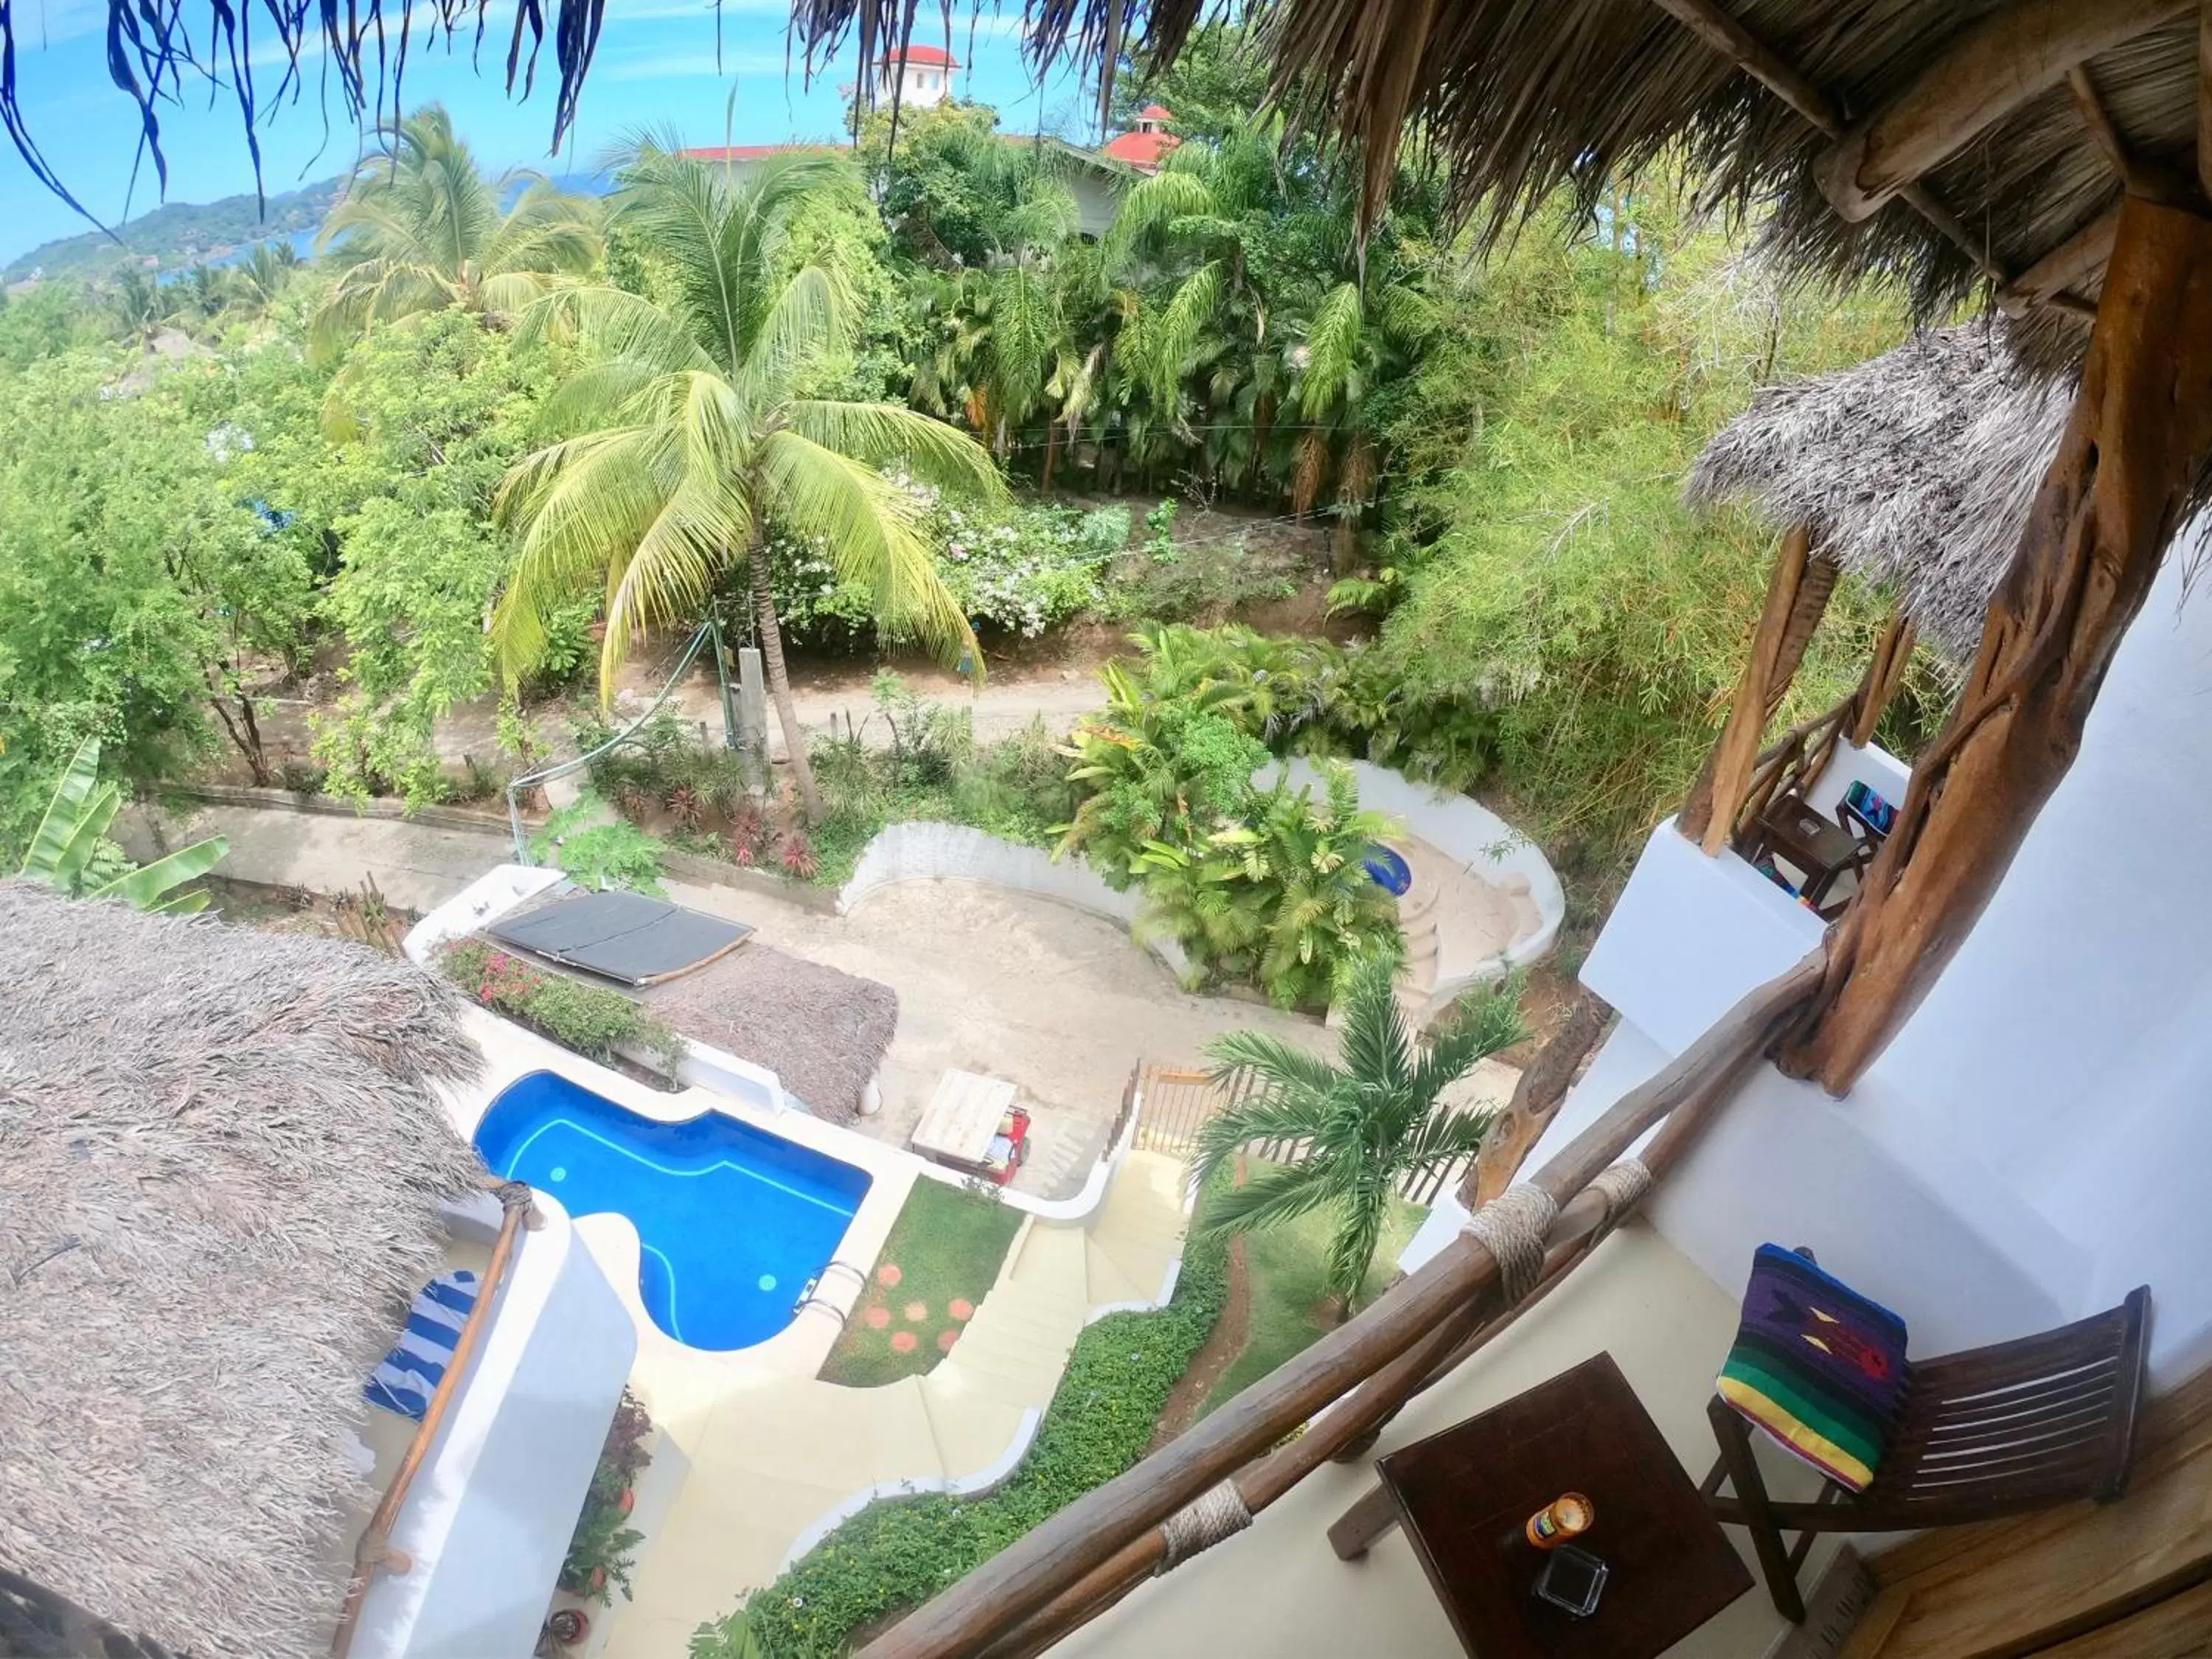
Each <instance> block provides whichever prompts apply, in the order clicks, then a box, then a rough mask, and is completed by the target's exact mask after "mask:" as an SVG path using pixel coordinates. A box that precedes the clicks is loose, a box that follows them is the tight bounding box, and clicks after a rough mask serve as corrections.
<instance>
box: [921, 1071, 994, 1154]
mask: <svg viewBox="0 0 2212 1659" xmlns="http://www.w3.org/2000/svg"><path fill="white" fill-rule="evenodd" d="M1013 1109H1014V1085H1012V1084H1011V1083H1008V1082H1006V1080H1005V1079H1002V1078H995V1077H985V1076H983V1075H982V1074H981V1073H977V1072H961V1071H949V1072H947V1073H945V1075H944V1076H943V1077H941V1078H939V1079H938V1080H937V1091H936V1092H935V1093H934V1094H933V1095H931V1096H930V1097H929V1104H928V1105H927V1107H926V1108H924V1109H923V1111H922V1114H921V1120H920V1121H918V1122H916V1123H915V1126H914V1133H913V1134H912V1135H910V1136H908V1145H909V1146H912V1147H913V1148H914V1149H915V1151H916V1152H920V1153H921V1154H922V1155H923V1156H924V1157H926V1158H935V1159H936V1160H937V1161H938V1162H939V1164H949V1165H951V1166H952V1167H953V1168H955V1169H962V1170H975V1171H982V1170H987V1168H988V1167H989V1164H990V1156H991V1142H992V1139H993V1138H994V1137H995V1136H996V1135H998V1134H999V1133H1000V1131H1001V1129H1002V1128H1003V1127H1004V1126H1005V1123H1006V1118H1007V1115H1008V1114H1010V1113H1011V1112H1012V1110H1013Z"/></svg>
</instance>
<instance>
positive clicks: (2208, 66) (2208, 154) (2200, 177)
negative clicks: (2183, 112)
mask: <svg viewBox="0 0 2212 1659" xmlns="http://www.w3.org/2000/svg"><path fill="white" fill-rule="evenodd" d="M2197 188H2198V189H2199V190H2201V191H2203V192H2204V195H2205V197H2206V198H2207V199H2208V200H2212V7H2208V6H2199V7H2198V8H2197Z"/></svg>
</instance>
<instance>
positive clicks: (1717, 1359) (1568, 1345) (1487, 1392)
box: [1052, 1224, 1832, 1659]
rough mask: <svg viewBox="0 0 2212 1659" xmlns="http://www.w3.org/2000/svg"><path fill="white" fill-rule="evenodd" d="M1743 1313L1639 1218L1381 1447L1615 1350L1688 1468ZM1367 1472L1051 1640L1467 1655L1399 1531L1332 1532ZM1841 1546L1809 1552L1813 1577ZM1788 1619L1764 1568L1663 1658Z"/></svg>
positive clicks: (1135, 1646)
mask: <svg viewBox="0 0 2212 1659" xmlns="http://www.w3.org/2000/svg"><path fill="white" fill-rule="evenodd" d="M1747 1270H1748V1264H1747ZM1736 1319H1737V1306H1736V1300H1735V1295H1734V1294H1733V1293H1731V1292H1729V1291H1723V1290H1722V1289H1721V1287H1720V1286H1718V1285H1715V1284H1714V1283H1713V1281H1712V1280H1711V1279H1708V1278H1706V1277H1705V1274H1704V1273H1701V1272H1699V1270H1698V1269H1697V1268H1696V1267H1693V1266H1692V1265H1691V1263H1690V1262H1689V1261H1688V1260H1687V1259H1686V1258H1685V1257H1684V1256H1683V1255H1680V1253H1679V1252H1677V1251H1676V1250H1675V1249H1674V1247H1673V1246H1671V1245H1670V1244H1668V1243H1667V1242H1666V1241H1665V1240H1664V1239H1662V1237H1660V1236H1659V1235H1658V1234H1657V1233H1656V1232H1654V1231H1651V1230H1650V1228H1648V1227H1646V1226H1644V1225H1641V1224H1632V1225H1628V1226H1626V1227H1624V1228H1622V1229H1621V1230H1620V1231H1619V1232H1617V1233H1615V1234H1614V1235H1613V1237H1612V1238H1611V1239H1609V1240H1607V1242H1606V1243H1604V1244H1603V1245H1601V1247H1600V1248H1599V1249H1598V1252H1597V1254H1596V1255H1595V1256H1593V1257H1592V1258H1591V1259H1590V1260H1589V1261H1587V1262H1585V1263H1584V1264H1583V1266H1582V1267H1579V1268H1577V1270H1576V1272H1575V1274H1574V1277H1573V1278H1571V1279H1569V1280H1568V1281H1567V1282H1566V1284H1565V1285H1563V1286H1561V1287H1560V1289H1559V1291H1556V1292H1554V1293H1553V1296H1552V1297H1550V1299H1549V1300H1548V1301H1547V1302H1546V1303H1545V1304H1544V1305H1543V1306H1542V1307H1541V1308H1540V1309H1538V1310H1536V1311H1535V1312H1534V1313H1532V1314H1530V1315H1529V1316H1528V1317H1527V1318H1525V1319H1524V1320H1522V1322H1521V1323H1520V1324H1518V1325H1516V1327H1514V1328H1513V1329H1511V1330H1510V1331H1508V1332H1506V1333H1505V1334H1504V1335H1503V1336H1501V1337H1500V1338H1498V1340H1497V1341H1495V1342H1494V1343H1492V1345H1491V1346H1489V1347H1488V1348H1487V1349H1486V1350H1485V1351H1484V1352H1481V1353H1479V1354H1477V1355H1476V1356H1475V1357H1474V1358H1473V1359H1471V1360H1469V1361H1468V1363H1467V1364H1465V1365H1463V1366H1462V1367H1461V1368H1460V1370H1458V1371H1457V1372H1456V1373H1455V1374H1454V1375H1453V1376H1450V1377H1449V1378H1447V1379H1446V1380H1445V1381H1444V1382H1443V1383H1441V1384H1439V1385H1438V1386H1437V1387H1436V1388H1434V1389H1431V1390H1430V1391H1429V1392H1428V1393H1427V1394H1425V1395H1421V1396H1420V1397H1419V1399H1418V1400H1416V1401H1414V1402H1413V1405H1412V1406H1411V1407H1408V1408H1407V1411H1406V1412H1405V1413H1403V1414H1402V1415H1401V1417H1400V1418H1399V1419H1398V1420H1397V1421H1396V1422H1395V1424H1393V1425H1391V1428H1390V1430H1389V1432H1388V1433H1387V1434H1386V1435H1385V1436H1384V1437H1383V1443H1382V1445H1381V1446H1380V1447H1379V1448H1378V1450H1380V1451H1389V1450H1392V1449H1395V1448H1397V1447H1399V1446H1402V1445H1405V1444H1407V1443H1409V1442H1411V1441H1414V1440H1418V1439H1419V1438H1421V1437H1423V1436H1425V1435H1429V1434H1433V1433H1436V1432H1437V1431H1439V1430H1442V1429H1445V1428H1449V1426H1450V1425H1452V1424H1454V1423H1456V1422H1458V1421H1460V1420H1461V1419H1463V1418H1466V1417H1468V1416H1471V1415H1473V1414H1474V1413H1477V1412H1480V1411H1482V1410H1485V1409H1486V1408H1487V1407H1491V1406H1493V1405H1496V1404H1498V1402H1499V1401H1503V1400H1506V1399H1509V1398H1510V1397H1511V1396H1512V1395H1516V1394H1518V1393H1520V1392H1521V1391H1522V1390H1523V1389H1528V1388H1531V1387H1534V1385H1535V1384H1536V1383H1541V1382H1543V1381H1545V1380H1546V1379H1547V1378H1548V1377H1552V1376H1557V1375H1558V1374H1559V1372H1561V1371H1563V1370H1566V1369H1567V1368H1568V1367H1569V1366H1571V1365H1574V1364H1579V1363H1580V1362H1581V1361H1583V1360H1584V1359H1587V1358H1589V1357H1590V1356H1591V1355H1593V1354H1595V1353H1597V1352H1601V1351H1610V1352H1611V1353H1612V1355H1613V1359H1614V1361H1615V1362H1616V1363H1617V1364H1619V1365H1620V1369H1621V1370H1622V1371H1623V1372H1625V1373H1626V1376H1627V1377H1628V1380H1629V1382H1630V1383H1631V1384H1632V1385H1633V1387H1634V1388H1635V1389H1636V1392H1637V1395H1638V1398H1640V1399H1641V1400H1642V1401H1643V1402H1644V1408H1645V1409H1646V1410H1647V1411H1649V1412H1650V1413H1651V1416H1652V1419H1653V1420H1654V1421H1656V1423H1657V1424H1658V1425H1659V1427H1660V1430H1661V1431H1662V1432H1663V1433H1664V1434H1665V1436H1666V1437H1667V1441H1668V1444H1669V1445H1670V1446H1671V1447H1672V1448H1673V1449H1674V1455H1675V1456H1676V1457H1678V1458H1679V1459H1680V1461H1681V1463H1682V1466H1683V1468H1686V1469H1687V1470H1689V1471H1690V1473H1691V1474H1692V1477H1693V1478H1694V1477H1702V1476H1703V1475H1704V1474H1705V1471H1706V1470H1707V1469H1708V1468H1711V1465H1712V1461H1713V1456H1714V1449H1713V1440H1712V1431H1711V1427H1710V1425H1708V1424H1707V1423H1706V1421H1705V1402H1706V1401H1708V1400H1710V1399H1711V1397H1712V1387H1713V1377H1714V1376H1715V1374H1716V1373H1717V1371H1718V1370H1719V1368H1720V1363H1721V1360H1722V1358H1723V1356H1724V1355H1725V1354H1726V1352H1727V1351H1728V1346H1729V1343H1730V1341H1731V1340H1733V1339H1734V1337H1735V1326H1736ZM1761 1465H1762V1467H1763V1468H1768V1469H1769V1470H1770V1476H1769V1478H1770V1480H1771V1484H1772V1485H1773V1486H1774V1488H1775V1489H1776V1491H1777V1492H1778V1494H1780V1493H1787V1494H1788V1495H1790V1496H1792V1497H1795V1496H1797V1495H1798V1494H1799V1492H1801V1491H1802V1490H1804V1488H1805V1486H1806V1483H1805V1482H1803V1481H1801V1480H1797V1479H1796V1478H1795V1477H1796V1475H1797V1474H1798V1473H1799V1470H1798V1469H1791V1470H1788V1471H1780V1470H1777V1469H1776V1468H1774V1465H1773V1464H1772V1463H1771V1462H1770V1460H1768V1459H1767V1458H1765V1457H1762V1459H1761ZM1800 1468H1802V1466H1800ZM1373 1481H1374V1474H1373V1473H1372V1471H1371V1469H1370V1467H1369V1466H1368V1464H1367V1463H1365V1462H1361V1463H1358V1464H1355V1465H1352V1466H1348V1467H1341V1466H1339V1465H1335V1464H1330V1465H1328V1466H1327V1467H1325V1468H1322V1469H1321V1470H1320V1471H1318V1472H1317V1473H1316V1474H1312V1475H1310V1476H1309V1477H1308V1478H1307V1479H1306V1480H1305V1481H1304V1483H1303V1484H1302V1485H1301V1486H1299V1487H1298V1488H1297V1491H1295V1492H1292V1493H1291V1495H1290V1496H1289V1497H1287V1498H1284V1499H1283V1500H1282V1502H1280V1503H1279V1504H1276V1505H1275V1506H1274V1507H1273V1509H1270V1510H1267V1512H1266V1513H1265V1514H1263V1515H1261V1516H1260V1517H1259V1518H1258V1519H1257V1520H1256V1521H1255V1522H1254V1523H1253V1525H1252V1528H1251V1529H1250V1530H1249V1531H1248V1532H1245V1533H1243V1534H1240V1535H1239V1536H1237V1537H1236V1538H1233V1539H1231V1540H1230V1541H1229V1542H1227V1543H1226V1544H1223V1545H1221V1546H1219V1547H1217V1548H1215V1549H1213V1550H1211V1551H1209V1552H1208V1553H1206V1555H1204V1556H1203V1557H1201V1558H1200V1559H1198V1560H1196V1561H1194V1562H1192V1563H1190V1564H1189V1565H1187V1566H1185V1567H1183V1568H1182V1570H1181V1571H1176V1572H1174V1573H1170V1575H1168V1576H1167V1577H1164V1578H1160V1579H1155V1580H1153V1581H1152V1583H1148V1584H1146V1585H1145V1586H1144V1587H1142V1588H1141V1589H1139V1590H1137V1591H1136V1592H1135V1593H1134V1594H1133V1595H1131V1596H1129V1598H1128V1599H1127V1601H1123V1602H1122V1603H1121V1605H1120V1606H1119V1607H1115V1608H1114V1609H1113V1610H1112V1611H1111V1612H1109V1613H1107V1614H1105V1615H1104V1616H1103V1618H1101V1619H1099V1620H1097V1622H1096V1623H1094V1624H1092V1625H1091V1626H1089V1627H1088V1628H1086V1629H1085V1630H1083V1631H1079V1632H1077V1633H1076V1634H1075V1635H1073V1636H1072V1637H1070V1638H1068V1639H1067V1640H1066V1641H1064V1642H1062V1643H1060V1644H1059V1645H1058V1646H1057V1647H1055V1648H1054V1649H1053V1650H1052V1652H1053V1653H1054V1655H1055V1656H1058V1659H1127V1656H1130V1655H1136V1654H1142V1655H1144V1656H1146V1659H1243V1656H1248V1655H1263V1654H1264V1655H1267V1656H1268V1659H1302V1656H1308V1655H1310V1656H1314V1659H1322V1656H1328V1659H1338V1656H1342V1655H1346V1654H1367V1655H1376V1656H1383V1659H1458V1656H1459V1655H1460V1653H1461V1652H1462V1650H1461V1647H1460V1644H1459V1642H1458V1639H1457V1638H1455V1636H1454V1635H1453V1634H1452V1630H1451V1626H1450V1625H1449V1623H1448V1622H1447V1621H1446V1620H1445V1618H1444V1615H1443V1610H1442V1609H1441V1608H1440V1607H1438V1606H1437V1601H1436V1598H1435V1597H1434V1596H1433V1595H1431V1593H1430V1589H1429V1585H1428V1581H1427V1580H1426V1579H1425V1577H1423V1576H1422V1573H1421V1569H1420V1566H1419V1564H1418V1563H1417V1562H1416V1561H1415V1560H1414V1559H1413V1550H1412V1548H1411V1547H1410V1546H1408V1545H1407V1542H1406V1541H1405V1539H1404V1537H1403V1535H1402V1534H1396V1533H1394V1534H1390V1535H1389V1537H1386V1538H1385V1539H1383V1541H1381V1542H1379V1543H1378V1544H1376V1547H1374V1549H1373V1550H1372V1551H1371V1552H1370V1553H1369V1554H1368V1556H1367V1558H1366V1559H1364V1561H1359V1562H1343V1561H1339V1560H1338V1559H1336V1557H1335V1555H1334V1553H1331V1551H1330V1549H1329V1547H1328V1537H1327V1535H1326V1534H1327V1532H1328V1526H1329V1523H1330V1522H1333V1521H1334V1520H1335V1519H1336V1517H1337V1516H1339V1515H1340V1514H1342V1513H1343V1512H1344V1510H1346V1508H1347V1507H1349V1506H1350V1505H1351V1504H1352V1501H1353V1500H1354V1499H1356V1498H1358V1497H1360V1496H1361V1494H1362V1493H1364V1492H1366V1491H1367V1489H1368V1488H1369V1487H1370V1486H1371V1485H1372V1484H1373ZM1814 1484H1817V1483H1814ZM1806 1495H1808V1496H1809V1495H1810V1494H1809V1492H1807V1493H1806ZM1729 1538H1730V1541H1732V1542H1734V1543H1735V1545H1736V1547H1738V1549H1739V1550H1740V1551H1741V1552H1742V1553H1743V1554H1744V1557H1745V1559H1746V1560H1747V1561H1748V1560H1749V1559H1750V1546H1749V1543H1748V1541H1747V1539H1746V1537H1745V1535H1744V1534H1743V1533H1742V1532H1741V1530H1740V1529H1737V1528H1730V1529H1729ZM1830 1548H1832V1546H1827V1545H1824V1546H1823V1547H1822V1548H1821V1549H1820V1550H1816V1551H1815V1553H1814V1557H1813V1559H1812V1560H1811V1561H1810V1562H1808V1565H1807V1571H1806V1574H1805V1577H1804V1579H1803V1582H1804V1583H1805V1584H1806V1586H1807V1587H1808V1589H1809V1588H1810V1586H1811V1585H1812V1583H1814V1579H1815V1578H1816V1577H1818V1574H1819V1572H1820V1568H1821V1566H1822V1565H1824V1563H1825V1562H1826V1559H1827V1554H1828V1551H1829V1549H1830ZM1756 1576H1757V1575H1756V1569H1755V1568H1754V1569H1753V1577H1754V1578H1755V1577H1756ZM1786 1628H1787V1626H1784V1623H1783V1621H1782V1620H1780V1619H1779V1618H1778V1616H1777V1615H1776V1614H1775V1613H1774V1610H1773V1607H1772V1605H1771V1603H1770V1602H1769V1601H1768V1600H1767V1597H1766V1592H1765V1585H1764V1584H1763V1583H1757V1584H1754V1587H1753V1589H1751V1590H1750V1591H1749V1592H1748V1593H1747V1594H1746V1595H1742V1596H1740V1597H1738V1598H1737V1600H1736V1601H1735V1602H1734V1603H1732V1604H1731V1605H1730V1606H1729V1607H1728V1608H1727V1609H1726V1610H1725V1611H1724V1612H1723V1613H1721V1615H1720V1616H1719V1617H1718V1618H1717V1619H1715V1620H1712V1621H1711V1623H1709V1624H1707V1625H1706V1626H1705V1627H1704V1628H1703V1629H1702V1630H1700V1631H1699V1632H1696V1633H1695V1634H1693V1635H1692V1636H1691V1637H1689V1638H1686V1640H1684V1641H1682V1642H1680V1643H1678V1644H1676V1645H1675V1646H1674V1648H1672V1649H1670V1650H1668V1656H1667V1659H1759V1656H1760V1655H1762V1654H1764V1653H1765V1651H1766V1650H1767V1649H1768V1647H1769V1646H1770V1645H1771V1644H1772V1643H1773V1642H1774V1640H1775V1638H1777V1637H1778V1636H1779V1635H1780V1634H1781V1633H1782V1632H1784V1629H1786Z"/></svg>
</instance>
